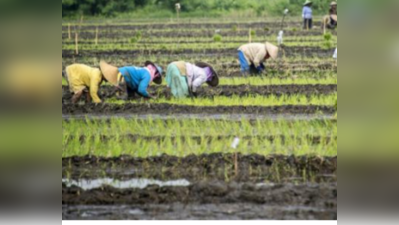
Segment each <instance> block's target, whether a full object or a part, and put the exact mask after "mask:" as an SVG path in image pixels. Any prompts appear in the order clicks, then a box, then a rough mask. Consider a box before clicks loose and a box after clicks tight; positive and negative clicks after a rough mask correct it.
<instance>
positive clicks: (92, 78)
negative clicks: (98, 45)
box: [65, 64, 106, 104]
mask: <svg viewBox="0 0 399 225" xmlns="http://www.w3.org/2000/svg"><path fill="white" fill-rule="evenodd" d="M65 72H66V74H65V76H66V78H67V80H68V84H69V89H70V91H71V92H73V93H74V96H73V97H72V103H73V104H76V103H77V102H78V101H79V99H80V98H81V97H82V95H83V93H86V98H87V102H91V99H93V102H94V103H101V99H100V98H99V97H98V88H99V87H100V85H101V83H102V82H103V80H104V79H106V78H105V77H104V76H103V74H102V72H101V70H100V69H97V68H92V67H90V66H86V65H83V64H73V65H70V66H68V67H66V69H65ZM87 89H89V90H87Z"/></svg>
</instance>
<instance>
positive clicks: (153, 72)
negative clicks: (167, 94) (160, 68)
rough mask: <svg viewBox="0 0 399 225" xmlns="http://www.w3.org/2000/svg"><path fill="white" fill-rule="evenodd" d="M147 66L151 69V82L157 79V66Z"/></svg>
mask: <svg viewBox="0 0 399 225" xmlns="http://www.w3.org/2000/svg"><path fill="white" fill-rule="evenodd" d="M146 68H147V69H148V70H149V71H150V76H151V81H150V82H152V81H153V80H154V79H155V74H156V73H157V68H155V67H154V66H153V65H148V66H147V67H146Z"/></svg>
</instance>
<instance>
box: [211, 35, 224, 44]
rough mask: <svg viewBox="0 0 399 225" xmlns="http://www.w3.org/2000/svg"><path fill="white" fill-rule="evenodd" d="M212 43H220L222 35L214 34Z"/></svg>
mask: <svg viewBox="0 0 399 225" xmlns="http://www.w3.org/2000/svg"><path fill="white" fill-rule="evenodd" d="M213 41H214V42H222V35H220V34H215V35H214V36H213Z"/></svg>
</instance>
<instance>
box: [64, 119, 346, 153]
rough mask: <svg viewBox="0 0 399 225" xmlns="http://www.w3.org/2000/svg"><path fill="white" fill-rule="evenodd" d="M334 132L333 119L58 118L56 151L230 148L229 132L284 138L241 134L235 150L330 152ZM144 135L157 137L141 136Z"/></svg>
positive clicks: (204, 150) (206, 150) (334, 146)
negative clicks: (59, 148)
mask: <svg viewBox="0 0 399 225" xmlns="http://www.w3.org/2000/svg"><path fill="white" fill-rule="evenodd" d="M337 133H338V128H337V123H336V122H334V121H294V122H287V121H284V120H279V121H267V120H257V121H251V122H250V121H249V120H246V119H242V120H241V121H240V122H232V121H229V120H206V119H205V120H196V119H184V120H179V119H174V120H160V119H147V120H140V119H111V120H110V121H104V120H100V121H99V120H86V121H82V120H72V121H68V122H67V121H63V122H62V136H63V138H62V157H68V156H79V155H87V154H91V155H97V156H106V157H113V156H119V155H123V154H128V155H132V156H136V157H149V156H157V155H161V154H164V153H165V154H169V155H175V156H186V155H189V154H203V153H206V154H209V153H214V152H225V153H228V152H233V151H235V150H233V149H232V148H231V147H230V145H231V143H232V141H233V139H234V136H238V137H240V138H241V137H245V136H276V137H277V136H284V137H285V138H284V140H282V138H280V137H278V138H276V139H275V140H274V141H271V140H267V139H265V140H262V139H259V138H255V137H253V138H249V139H247V138H246V139H243V140H241V142H240V144H239V146H238V149H237V150H236V151H238V152H241V153H243V154H252V153H256V154H261V155H268V154H286V155H291V154H294V155H304V154H311V155H323V156H333V155H336V154H337V138H336V137H337ZM127 134H129V135H140V136H142V138H141V139H138V140H137V141H132V140H130V139H129V138H126V137H124V135H127ZM82 135H83V136H85V140H84V141H83V142H82V141H81V140H80V137H81V136H82ZM103 135H106V136H108V137H109V140H107V141H106V142H104V141H102V140H101V136H103ZM220 135H224V136H232V138H226V139H218V138H217V136H220ZM144 137H163V138H162V140H145V139H144ZM173 137H175V138H174V139H173ZM176 137H179V138H177V139H176ZM192 137H202V139H201V140H200V141H194V140H193V139H192ZM311 137H321V140H320V143H313V142H312V141H311ZM182 139H184V140H185V141H184V142H183V141H182Z"/></svg>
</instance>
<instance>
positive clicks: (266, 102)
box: [105, 94, 337, 106]
mask: <svg viewBox="0 0 399 225" xmlns="http://www.w3.org/2000/svg"><path fill="white" fill-rule="evenodd" d="M139 101H142V100H139ZM336 101H337V95H336V94H332V95H321V96H316V95H315V96H305V95H293V96H292V95H290V96H289V95H282V96H276V95H271V96H267V97H265V96H258V95H256V96H247V97H238V96H231V97H225V96H218V97H214V98H184V99H176V98H172V99H166V98H163V97H160V98H157V99H156V100H151V103H152V104H161V103H167V104H178V105H191V106H283V105H327V106H334V105H335V103H336ZM105 102H106V103H113V104H121V105H122V104H125V103H126V101H123V100H116V99H107V100H105ZM136 102H137V101H132V102H131V103H136Z"/></svg>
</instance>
